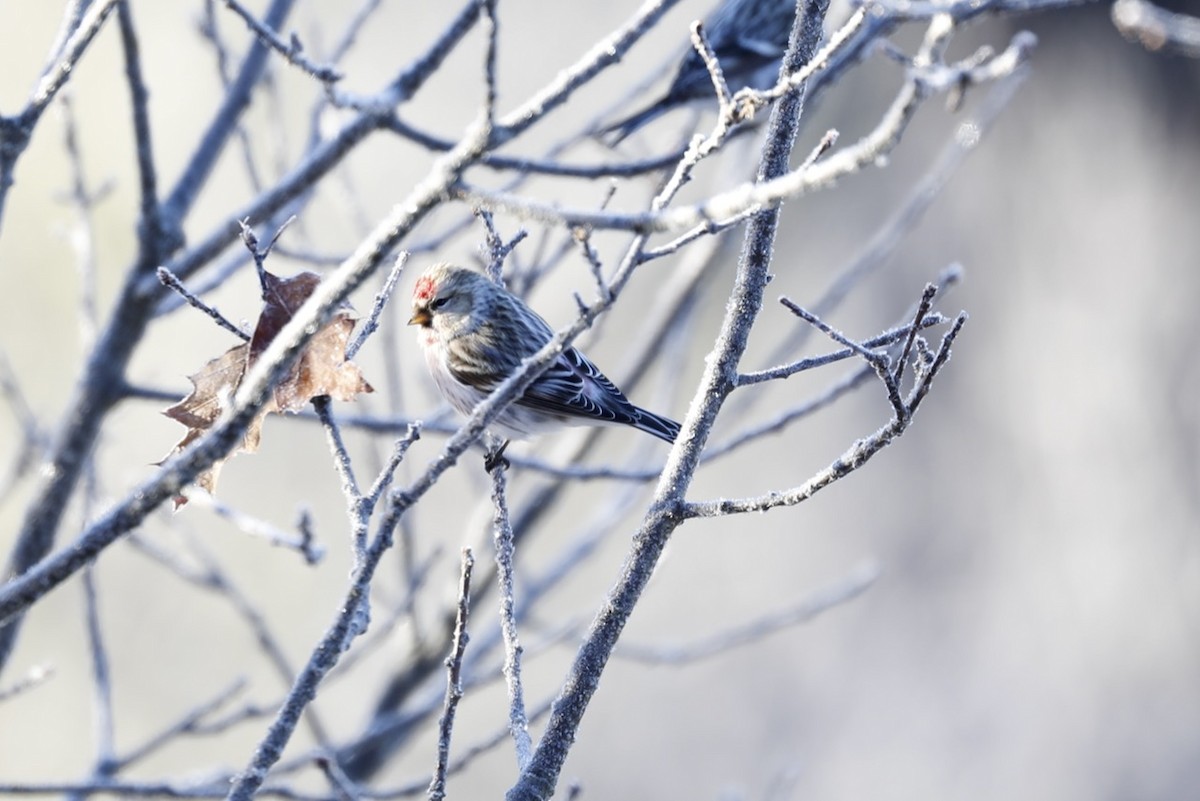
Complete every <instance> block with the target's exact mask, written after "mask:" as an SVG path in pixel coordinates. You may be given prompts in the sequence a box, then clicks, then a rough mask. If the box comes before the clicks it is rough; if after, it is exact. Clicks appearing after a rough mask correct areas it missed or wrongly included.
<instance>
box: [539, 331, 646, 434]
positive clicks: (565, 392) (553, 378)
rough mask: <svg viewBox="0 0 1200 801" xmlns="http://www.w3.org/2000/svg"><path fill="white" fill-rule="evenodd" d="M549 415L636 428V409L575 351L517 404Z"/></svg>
mask: <svg viewBox="0 0 1200 801" xmlns="http://www.w3.org/2000/svg"><path fill="white" fill-rule="evenodd" d="M517 403H519V404H520V405H522V406H528V407H531V408H534V409H540V410H542V411H544V412H549V413H551V414H561V415H565V416H568V417H584V418H588V419H591V420H595V421H596V422H609V423H625V424H627V425H636V424H637V421H638V419H639V418H638V409H637V407H636V406H634V405H633V404H632V403H630V402H629V400H628V399H627V398H626V397H625V396H624V395H623V394H622V393H621V390H619V389H617V387H616V385H615V384H613V382H612V381H609V380H608V378H607V377H606V376H605V375H604V373H602V372H600V370H599V369H598V368H597V367H596V365H594V364H592V363H591V362H590V361H589V360H588V358H587V357H586V356H584V355H583V354H582V353H580V352H579V351H578V350H576V349H575V348H567V349H566V350H565V351H563V353H562V355H561V356H559V357H558V359H556V360H555V361H554V363H553V364H552V365H550V367H549V369H547V370H546V372H544V373H542V375H541V377H540V378H538V380H537V381H535V382H534V384H533V386H531V387H530V388H529V389H527V390H525V394H524V395H522V396H521V398H520V399H519V400H518V401H517Z"/></svg>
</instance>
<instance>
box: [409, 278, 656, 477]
mask: <svg viewBox="0 0 1200 801" xmlns="http://www.w3.org/2000/svg"><path fill="white" fill-rule="evenodd" d="M412 309H413V313H412V317H411V318H410V319H409V321H408V324H409V325H419V326H421V331H420V337H421V347H422V349H423V350H424V351H425V361H426V363H427V364H428V365H429V372H430V374H432V376H433V380H434V382H435V383H436V384H437V387H438V390H439V391H440V392H441V393H442V395H443V396H445V398H446V400H448V401H449V402H450V405H451V406H453V407H454V408H455V409H457V410H458V411H459V412H461V413H462V414H464V415H469V414H470V413H471V411H472V410H473V409H474V408H475V406H476V404H478V403H479V402H480V401H481V400H483V399H484V398H485V397H487V396H488V395H489V394H490V393H491V392H492V390H494V389H495V388H496V387H497V386H499V385H500V383H501V382H503V381H504V380H505V379H506V378H508V377H509V376H510V375H512V374H513V372H514V371H515V370H516V369H517V368H518V367H519V366H520V364H521V362H522V361H523V360H524V359H526V358H528V357H529V356H532V355H533V354H534V353H536V352H537V351H538V350H540V349H541V348H542V346H543V345H545V344H546V343H547V342H549V341H550V340H551V338H553V336H554V331H553V329H551V328H550V326H549V324H548V323H547V322H546V321H545V320H543V319H542V318H541V317H540V316H539V315H538V313H537V312H535V311H534V310H533V309H531V308H529V307H528V306H526V305H525V303H524V301H522V300H521V299H520V298H518V297H517V296H516V295H513V294H512V293H510V292H509V291H508V290H506V289H504V288H503V287H501V286H500V285H499V284H496V283H494V282H493V281H492V280H491V279H489V278H488V277H487V276H484V275H482V274H480V273H477V272H475V271H474V270H468V269H465V268H462V267H455V266H453V265H450V264H435V265H433V266H432V267H430V268H429V269H428V270H426V271H425V273H424V274H423V275H422V276H421V277H420V278H418V279H417V283H416V286H415V287H414V288H413V298H412ZM618 423H619V424H621V425H627V426H633V427H634V428H637V429H639V430H641V431H645V432H646V433H648V434H653V435H654V436H656V437H658V438H659V439H661V440H665V441H666V442H674V441H675V437H676V435H677V434H678V433H679V423H676V422H675V421H674V420H670V419H668V418H666V417H660V416H659V415H657V414H653V413H651V412H648V411H646V410H645V409H641V408H639V407H637V406H634V405H633V404H632V403H630V402H629V400H628V399H626V397H625V396H624V395H623V394H622V393H621V390H619V389H617V387H616V386H615V385H614V384H613V383H612V382H611V381H609V380H608V379H607V378H606V377H605V376H604V374H603V373H601V372H600V371H599V370H598V369H596V365H594V364H592V363H591V362H590V361H589V360H588V358H587V357H586V356H584V355H583V354H582V353H580V352H579V351H578V350H576V349H575V348H567V349H566V350H565V351H563V352H562V353H561V354H560V355H559V357H558V358H557V359H556V360H555V361H554V362H553V363H552V364H551V365H550V367H549V368H548V369H547V370H546V372H544V373H542V375H541V376H539V377H538V379H537V380H536V381H534V383H533V384H532V385H531V386H530V387H529V388H528V389H526V390H525V393H524V394H523V395H521V397H519V398H517V399H516V401H514V402H513V403H512V404H511V405H509V407H508V408H507V409H505V410H504V412H502V413H501V414H500V416H499V417H498V418H496V420H494V421H493V422H492V425H491V430H492V431H493V433H496V434H500V435H503V436H504V437H505V438H506V439H505V441H504V442H503V444H501V445H500V447H499V448H498V449H497V450H496V451H494V452H492V453H491V454H489V455H488V458H487V462H486V466H487V469H488V470H489V472H490V471H491V469H492V467H493V466H494V465H495V464H498V463H500V462H501V461H502V460H503V451H504V448H505V447H507V445H508V439H524V438H526V437H529V436H532V435H535V434H539V433H542V432H545V431H548V430H552V429H555V428H558V427H561V426H563V425H602V424H618Z"/></svg>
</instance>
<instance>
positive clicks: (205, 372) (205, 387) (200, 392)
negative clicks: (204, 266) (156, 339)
mask: <svg viewBox="0 0 1200 801" xmlns="http://www.w3.org/2000/svg"><path fill="white" fill-rule="evenodd" d="M265 279H266V280H265V283H266V286H265V287H264V292H263V310H262V312H261V313H260V314H259V318H258V323H257V324H256V325H255V327H254V335H253V336H252V337H251V339H250V342H248V343H246V344H244V345H238V346H237V347H235V348H230V349H229V350H227V351H226V352H225V353H223V354H222V355H220V356H218V357H217V358H215V359H213V360H212V361H210V362H208V363H207V364H206V365H204V367H203V368H202V369H201V370H200V372H198V373H196V374H195V375H192V376H190V377H189V380H190V381H191V382H192V392H191V393H190V394H189V395H188V396H187V397H186V398H184V399H183V400H181V401H179V403H176V404H175V405H174V406H171V407H170V408H169V409H166V410H165V411H163V414H165V415H166V416H167V417H170V418H171V419H172V420H177V421H178V422H180V423H182V424H183V425H185V426H187V429H188V430H187V433H186V434H184V436H183V439H181V440H180V441H179V442H178V443H177V444H176V445H175V447H174V449H172V451H171V453H170V454H168V456H171V455H174V454H176V453H178V452H180V451H182V450H183V449H184V448H186V447H187V446H188V445H190V444H191V443H192V442H194V441H195V440H197V439H199V438H200V437H201V436H202V435H203V434H204V433H205V432H207V431H208V430H209V429H210V428H212V426H213V424H214V423H216V422H217V420H219V419H220V418H221V415H222V414H223V413H224V412H225V411H226V410H227V409H229V408H230V405H231V403H232V399H233V396H234V393H236V392H237V388H238V386H239V385H240V384H241V383H242V379H243V378H244V377H245V375H246V371H247V370H249V369H250V366H251V365H253V364H254V362H255V361H256V360H257V359H258V357H259V356H261V355H262V353H263V351H265V350H266V349H267V346H268V345H270V344H271V340H273V339H274V338H275V337H276V336H277V335H278V334H279V332H280V331H281V330H282V329H283V327H284V326H285V325H287V323H288V321H289V320H291V319H292V315H294V314H295V312H296V310H297V309H299V308H300V307H301V306H302V305H303V304H304V301H306V300H307V299H308V298H309V296H310V295H312V293H313V290H314V289H316V288H317V284H319V283H320V281H321V278H320V276H318V275H316V274H315V273H300V274H299V275H295V276H292V277H291V278H280V277H278V276H275V275H272V274H271V273H265ZM355 319H356V318H355V317H354V315H353V313H352V312H351V311H350V310H349V309H341V310H338V311H337V312H335V313H334V316H333V318H332V319H331V320H330V321H329V322H328V323H326V324H325V325H324V326H322V327H321V329H320V330H319V331H317V333H316V334H315V335H314V336H313V338H312V339H311V340H310V341H309V343H308V345H307V346H306V347H305V348H304V350H303V351H302V352H301V353H300V356H299V357H298V358H297V359H296V362H295V364H293V365H292V369H291V370H290V371H289V372H288V374H287V376H286V377H284V379H283V380H282V381H281V382H279V385H278V386H276V387H275V390H274V394H273V396H272V399H271V400H270V401H268V402H267V404H266V405H265V406H264V407H263V409H262V411H260V412H259V414H258V416H257V417H255V418H254V421H253V422H252V423H251V424H250V426H249V428H247V429H246V433H245V434H244V435H243V437H242V442H241V444H240V445H239V447H238V448H236V449H235V450H234V451H233V452H231V453H230V454H229V455H228V456H226V457H225V458H224V459H219V460H217V461H216V462H214V463H213V465H212V467H210V468H209V469H208V470H206V471H205V472H203V473H202V474H200V476H198V477H197V478H196V482H195V483H196V484H198V485H199V486H201V487H203V488H204V489H205V490H207V491H208V492H210V493H211V492H214V491H215V489H216V485H217V476H218V474H219V473H220V471H221V467H222V466H223V465H224V463H225V460H226V459H228V458H229V457H230V456H232V455H233V454H234V453H239V452H246V453H253V452H254V451H256V450H258V444H259V440H260V438H261V434H262V423H263V419H264V418H265V417H266V416H267V414H269V413H271V412H296V411H299V410H300V409H302V408H303V407H304V405H305V404H307V403H308V402H309V401H311V400H312V399H313V398H316V397H320V396H322V395H329V396H330V397H332V398H335V399H337V400H341V401H351V400H354V399H355V398H356V397H357V396H358V395H360V394H362V393H364V392H372V391H374V390H373V389H372V388H371V385H370V384H368V383H367V382H366V380H365V379H364V378H363V376H362V373H361V372H360V371H359V369H358V367H357V366H356V365H355V364H354V363H353V362H348V361H346V344H347V342H348V341H349V339H350V332H351V331H352V330H353V328H354V322H355ZM186 502H187V499H186V498H184V497H182V496H180V497H177V498H176V499H175V508H177V509H178V508H179V507H180V506H182V505H183V504H184V503H186Z"/></svg>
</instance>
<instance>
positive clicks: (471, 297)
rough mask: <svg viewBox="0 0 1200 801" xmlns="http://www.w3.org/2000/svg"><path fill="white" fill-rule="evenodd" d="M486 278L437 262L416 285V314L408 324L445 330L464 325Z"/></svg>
mask: <svg viewBox="0 0 1200 801" xmlns="http://www.w3.org/2000/svg"><path fill="white" fill-rule="evenodd" d="M484 281H487V279H486V278H485V277H483V276H482V275H480V274H479V273H476V272H473V271H471V270H467V269H464V268H462V267H454V266H453V265H450V264H435V265H434V266H432V267H430V268H429V269H428V270H426V271H425V273H424V275H422V276H421V277H420V278H418V279H417V283H416V285H415V286H414V287H413V296H412V310H413V313H412V317H410V318H409V319H408V324H409V325H419V326H421V327H422V328H433V327H437V328H440V329H444V330H454V329H460V328H463V327H464V326H465V325H466V324H467V323H468V322H469V320H470V316H471V312H472V311H473V310H474V307H475V302H476V295H477V291H478V287H479V284H480V282H484Z"/></svg>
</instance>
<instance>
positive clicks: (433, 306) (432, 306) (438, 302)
mask: <svg viewBox="0 0 1200 801" xmlns="http://www.w3.org/2000/svg"><path fill="white" fill-rule="evenodd" d="M449 301H450V298H448V297H445V298H434V299H433V300H431V301H429V310H430V311H437V310H438V309H440V308H442V307H443V306H445V305H446V304H447V303H448V302H449Z"/></svg>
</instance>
